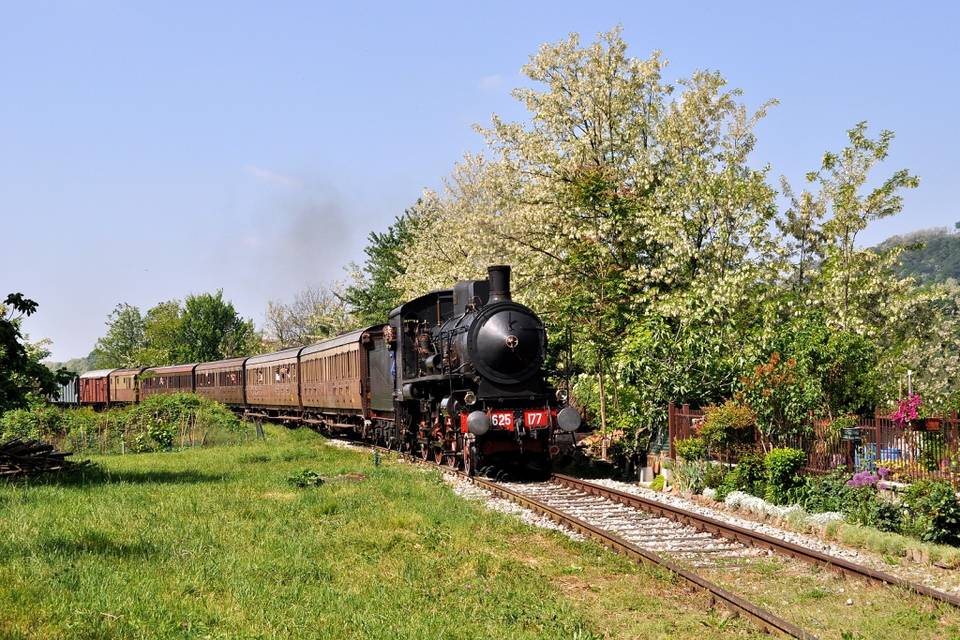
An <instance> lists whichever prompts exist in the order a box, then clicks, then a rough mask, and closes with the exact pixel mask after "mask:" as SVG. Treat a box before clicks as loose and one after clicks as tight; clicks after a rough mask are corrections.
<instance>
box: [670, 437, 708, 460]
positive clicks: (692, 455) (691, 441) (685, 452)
mask: <svg viewBox="0 0 960 640" xmlns="http://www.w3.org/2000/svg"><path fill="white" fill-rule="evenodd" d="M673 446H674V449H676V451H677V457H678V458H682V459H683V460H686V461H688V462H692V461H694V460H705V459H706V457H707V444H706V442H704V441H703V438H684V439H682V440H677V441H676V442H674V443H673Z"/></svg>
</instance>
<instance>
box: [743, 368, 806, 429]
mask: <svg viewBox="0 0 960 640" xmlns="http://www.w3.org/2000/svg"><path fill="white" fill-rule="evenodd" d="M741 384H742V392H741V398H742V400H743V402H745V403H746V404H747V405H748V406H749V407H750V408H751V409H752V410H753V412H754V414H756V416H757V430H758V432H759V433H760V436H761V439H762V441H763V443H764V446H765V447H769V446H771V445H775V444H777V443H778V442H781V441H783V440H784V439H786V438H787V437H789V436H792V435H796V434H800V433H803V432H804V431H805V430H806V429H807V426H808V421H809V417H810V414H811V413H812V412H813V411H815V410H817V409H819V407H820V394H819V390H818V388H817V385H816V382H815V381H814V380H813V379H811V378H810V377H809V376H807V375H805V372H804V371H803V370H801V369H799V368H798V367H797V361H796V359H795V358H792V357H791V358H787V359H783V358H781V357H780V354H779V353H778V352H776V351H774V352H773V353H772V354H771V355H770V358H769V360H768V361H767V362H766V363H764V364H760V365H757V366H756V367H754V368H753V371H752V372H751V373H750V375H748V376H745V377H744V378H743V379H742V380H741Z"/></svg>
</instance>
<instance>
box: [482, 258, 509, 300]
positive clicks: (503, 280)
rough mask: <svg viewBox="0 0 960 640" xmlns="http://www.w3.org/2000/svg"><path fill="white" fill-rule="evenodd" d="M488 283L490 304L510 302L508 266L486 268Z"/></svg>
mask: <svg viewBox="0 0 960 640" xmlns="http://www.w3.org/2000/svg"><path fill="white" fill-rule="evenodd" d="M487 280H488V281H489V282H490V298H489V301H490V302H500V301H502V300H510V265H505V264H504V265H496V266H493V267H487Z"/></svg>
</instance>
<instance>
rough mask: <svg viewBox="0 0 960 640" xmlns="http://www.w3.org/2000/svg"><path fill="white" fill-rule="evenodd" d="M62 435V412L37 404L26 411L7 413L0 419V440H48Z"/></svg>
mask: <svg viewBox="0 0 960 640" xmlns="http://www.w3.org/2000/svg"><path fill="white" fill-rule="evenodd" d="M61 433H63V412H62V411H61V410H60V409H58V408H56V407H52V406H48V405H44V404H38V405H35V406H33V407H30V408H28V409H15V410H13V411H7V412H6V413H5V414H3V417H2V418H0V440H7V439H10V438H30V439H34V440H49V439H51V438H53V437H55V436H58V435H60V434H61Z"/></svg>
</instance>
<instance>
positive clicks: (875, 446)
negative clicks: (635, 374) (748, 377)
mask: <svg viewBox="0 0 960 640" xmlns="http://www.w3.org/2000/svg"><path fill="white" fill-rule="evenodd" d="M703 418H704V411H703V410H701V409H692V408H690V406H689V405H681V406H677V405H674V404H670V405H669V407H668V409H667V424H668V433H669V439H670V457H675V456H676V449H675V447H674V442H675V441H676V440H680V439H683V438H689V437H691V436H695V435H697V433H698V431H699V427H700V425H701V424H702V422H703ZM958 429H960V420H958V418H957V413H956V412H952V413H951V414H949V415H947V416H939V417H934V418H927V419H926V420H919V421H915V422H914V423H912V424H911V425H909V426H907V427H902V426H898V425H896V424H894V422H893V420H891V419H890V417H889V416H888V415H886V414H884V413H881V412H880V411H877V412H876V413H875V414H874V415H873V416H860V417H859V418H858V419H857V427H856V429H853V430H851V431H849V432H847V433H838V432H836V431H835V430H832V429H830V428H829V423H827V422H823V421H821V422H812V423H811V424H810V425H809V428H808V429H807V430H806V433H805V434H804V435H802V436H796V437H791V438H785V439H782V440H781V441H778V442H776V443H775V445H776V446H789V447H794V448H796V449H800V450H802V451H804V452H806V454H807V466H806V470H807V471H808V472H813V473H825V472H828V471H831V470H833V469H838V468H841V469H847V470H848V471H862V470H865V469H869V470H871V471H879V470H880V469H884V470H886V472H888V473H889V474H890V477H891V478H892V479H894V480H899V481H902V482H911V481H913V480H918V479H931V480H947V481H949V482H951V483H952V484H953V485H954V486H955V487H960V453H958ZM754 437H755V444H756V445H757V446H759V442H760V439H759V434H757V433H755V434H754ZM710 453H711V457H712V458H714V459H716V460H718V461H722V462H736V457H737V451H736V450H731V451H711V452H710Z"/></svg>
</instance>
